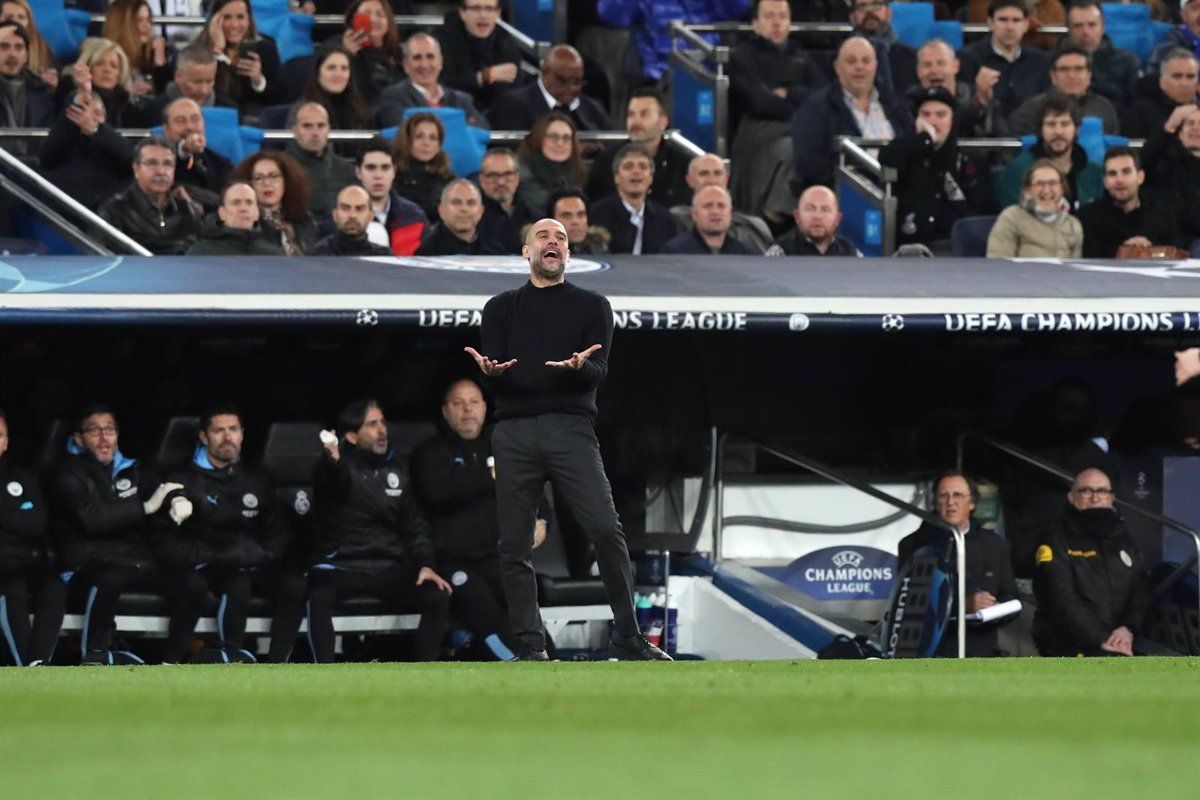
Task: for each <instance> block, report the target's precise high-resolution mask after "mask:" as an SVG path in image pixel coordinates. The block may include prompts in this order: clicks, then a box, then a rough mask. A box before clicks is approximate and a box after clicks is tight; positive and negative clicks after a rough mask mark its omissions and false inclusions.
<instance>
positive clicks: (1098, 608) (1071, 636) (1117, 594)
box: [1033, 469, 1162, 656]
mask: <svg viewBox="0 0 1200 800" xmlns="http://www.w3.org/2000/svg"><path fill="white" fill-rule="evenodd" d="M1113 499H1114V495H1113V489H1112V482H1111V481H1110V480H1109V478H1108V476H1107V475H1105V474H1104V473H1103V472H1101V471H1100V470H1098V469H1086V470H1084V471H1083V472H1081V473H1079V474H1078V475H1076V476H1075V482H1074V484H1073V485H1072V486H1071V491H1070V492H1068V493H1067V503H1068V505H1067V507H1066V508H1065V509H1064V510H1063V515H1062V519H1061V521H1060V523H1059V526H1058V529H1057V531H1056V532H1055V533H1053V534H1052V535H1051V536H1050V538H1049V540H1048V541H1046V542H1044V543H1042V544H1041V545H1039V546H1038V549H1037V551H1036V553H1035V555H1034V561H1035V562H1036V570H1035V572H1034V578H1033V589H1034V592H1035V594H1036V595H1037V599H1038V609H1037V614H1036V616H1035V617H1034V620H1033V639H1034V641H1035V642H1036V643H1037V647H1038V651H1039V652H1040V653H1041V654H1042V655H1044V656H1079V655H1083V656H1103V655H1125V656H1132V655H1134V654H1135V653H1144V654H1150V653H1155V654H1158V653H1161V652H1162V647H1161V646H1160V645H1156V644H1154V643H1152V642H1148V641H1145V640H1144V639H1142V638H1141V637H1138V638H1137V643H1136V644H1135V635H1136V634H1137V632H1138V626H1139V625H1140V624H1141V621H1142V617H1143V615H1144V614H1145V613H1146V609H1147V607H1148V606H1149V603H1150V587H1149V584H1148V582H1147V580H1146V576H1145V572H1144V564H1143V561H1142V555H1141V553H1139V552H1138V549H1137V547H1136V546H1135V545H1134V543H1133V539H1132V537H1131V536H1130V535H1129V531H1128V530H1126V528H1125V524H1124V522H1122V521H1121V517H1120V516H1119V515H1118V514H1117V511H1116V509H1115V508H1113Z"/></svg>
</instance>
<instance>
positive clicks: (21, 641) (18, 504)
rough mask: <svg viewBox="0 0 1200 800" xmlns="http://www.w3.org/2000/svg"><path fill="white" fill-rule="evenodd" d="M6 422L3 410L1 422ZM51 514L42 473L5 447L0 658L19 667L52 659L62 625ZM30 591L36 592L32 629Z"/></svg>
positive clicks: (0, 494)
mask: <svg viewBox="0 0 1200 800" xmlns="http://www.w3.org/2000/svg"><path fill="white" fill-rule="evenodd" d="M6 425H7V421H6V420H5V419H4V417H3V416H2V415H0V426H6ZM3 429H4V430H7V428H6V427H4V428H3ZM0 443H2V442H0ZM46 520H47V509H46V503H45V501H44V500H43V499H42V494H41V491H40V490H39V488H38V483H37V477H36V476H35V475H34V474H33V473H32V472H29V471H27V470H25V469H22V468H21V467H19V466H17V465H16V464H15V463H13V459H12V457H11V456H10V455H8V454H7V453H5V452H4V448H3V447H0V602H2V603H3V604H4V609H5V614H4V615H3V616H2V617H0V626H3V629H4V631H3V632H4V636H3V638H2V639H0V664H7V665H11V666H18V667H20V666H25V665H26V664H31V663H33V662H36V661H41V662H45V661H49V660H50V655H51V653H53V652H54V644H55V642H56V641H57V639H58V631H59V628H60V627H62V618H63V613H64V611H65V610H66V602H67V589H66V584H64V583H63V582H62V581H61V580H60V579H59V578H58V576H57V575H54V574H53V573H52V571H51V569H50V568H51V567H52V566H53V565H52V564H50V563H49V555H48V550H49V540H48V538H47V536H46ZM31 592H34V593H35V594H36V597H37V611H36V618H35V619H36V622H35V624H34V627H33V629H32V630H31V629H30V626H29V614H30V609H29V605H30V603H29V599H30V593H31Z"/></svg>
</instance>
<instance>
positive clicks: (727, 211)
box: [662, 186, 754, 256]
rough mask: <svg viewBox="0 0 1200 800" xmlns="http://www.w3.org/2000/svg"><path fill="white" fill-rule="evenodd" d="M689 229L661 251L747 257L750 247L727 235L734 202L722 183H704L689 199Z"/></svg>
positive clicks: (678, 253)
mask: <svg viewBox="0 0 1200 800" xmlns="http://www.w3.org/2000/svg"><path fill="white" fill-rule="evenodd" d="M692 223H693V225H692V229H691V230H690V231H686V232H684V233H681V234H679V235H678V236H676V237H675V238H674V239H672V240H671V241H669V242H667V244H666V245H665V246H664V247H663V249H662V252H664V253H672V254H676V255H702V256H717V255H721V256H748V255H754V253H752V252H751V250H750V248H748V247H746V245H744V244H742V243H741V242H739V241H738V240H737V239H735V238H733V237H732V236H730V235H729V228H730V225H732V224H733V201H732V200H731V199H730V197H729V192H728V191H726V190H725V188H724V187H721V186H705V187H704V188H702V189H700V190H699V191H697V192H696V194H695V196H694V197H693V198H692Z"/></svg>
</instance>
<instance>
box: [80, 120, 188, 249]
mask: <svg viewBox="0 0 1200 800" xmlns="http://www.w3.org/2000/svg"><path fill="white" fill-rule="evenodd" d="M96 213H97V214H98V215H99V216H100V218H101V219H103V220H104V221H105V222H107V223H108V224H109V225H112V226H113V227H114V228H116V229H117V230H119V231H121V233H124V234H125V235H126V236H128V237H129V238H130V239H133V240H134V241H135V242H137V243H138V244H140V245H142V247H145V248H146V249H147V250H149V251H150V252H151V253H154V255H156V256H177V255H183V254H184V253H185V252H187V249H188V248H189V247H191V246H192V245H193V244H195V243H196V239H197V238H198V237H199V236H200V220H201V218H202V217H203V216H204V211H203V209H201V208H200V206H199V205H198V204H196V203H194V202H192V199H191V197H189V196H188V193H187V190H186V189H184V188H183V187H182V186H176V185H175V154H174V153H173V152H172V151H171V145H170V143H169V142H168V141H167V140H166V139H163V138H160V137H157V136H149V137H147V138H145V139H143V140H142V141H140V142H138V144H137V146H136V147H135V148H134V150H133V183H132V184H130V185H129V186H128V187H127V188H125V189H124V190H122V191H120V192H117V193H116V194H115V195H113V196H112V197H110V198H108V199H107V200H105V201H104V203H102V204H101V205H100V208H99V209H97V211H96Z"/></svg>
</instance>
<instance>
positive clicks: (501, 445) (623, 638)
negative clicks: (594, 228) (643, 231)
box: [466, 219, 670, 661]
mask: <svg viewBox="0 0 1200 800" xmlns="http://www.w3.org/2000/svg"><path fill="white" fill-rule="evenodd" d="M521 255H523V256H524V257H525V258H527V259H528V260H529V273H530V276H529V282H528V283H526V284H525V285H524V286H522V287H521V288H519V289H512V290H510V291H507V292H504V293H502V294H499V295H496V296H495V297H493V298H492V299H491V300H489V301H488V302H487V305H485V306H484V308H483V320H482V325H481V328H482V330H481V339H482V348H483V352H484V353H486V354H487V355H483V354H481V353H479V352H478V351H476V350H475V349H474V348H472V347H468V348H466V351H467V352H468V353H469V354H470V355H471V357H472V358H474V359H475V362H476V363H477V364H478V365H479V369H480V371H481V372H482V373H483V375H484V377H485V380H486V382H487V384H488V385H489V386H491V388H492V389H493V391H494V392H495V397H496V418H497V420H498V422H497V423H496V428H495V430H494V431H493V433H492V452H493V453H494V454H495V459H496V506H497V508H496V517H497V521H498V522H499V525H500V559H501V561H502V562H503V578H504V593H505V594H506V595H507V596H508V608H509V618H510V621H511V623H512V628H513V634H514V635H515V636H516V638H517V641H518V650H519V652H518V656H517V657H518V658H519V659H521V660H526V661H545V660H547V656H546V638H545V634H544V633H543V630H542V621H541V615H540V614H539V612H538V604H537V579H536V577H535V575H534V572H533V564H532V552H533V520H534V513H535V511H536V509H537V505H538V500H539V498H540V497H541V495H542V490H543V486H544V484H545V482H546V481H547V480H549V481H550V482H551V483H552V484H553V485H554V488H555V494H556V495H557V496H558V498H559V500H560V501H561V502H562V503H563V504H564V505H565V507H566V508H565V513H567V514H570V515H571V516H572V517H573V518H574V519H575V521H576V522H577V523H578V524H579V526H580V527H581V528H582V529H583V530H584V531H585V533H586V534H587V536H588V538H589V539H590V540H591V541H592V543H593V544H594V545H595V547H596V556H597V562H598V564H599V567H600V578H601V580H603V581H604V587H605V589H606V591H607V592H608V602H609V605H610V606H611V607H612V611H613V619H614V623H615V630H614V632H613V638H612V640H611V641H610V643H609V646H610V648H611V649H612V651H613V653H614V654H615V655H616V656H617V657H618V658H622V659H630V660H640V661H641V660H670V656H668V655H667V654H666V653H664V652H663V651H661V650H659V649H658V648H657V647H655V646H654V645H652V644H650V643H649V642H648V641H646V639H645V637H643V636H642V635H641V633H640V632H639V630H638V624H637V617H636V615H635V613H634V609H633V570H632V568H631V567H630V564H629V551H628V549H627V547H626V545H625V534H624V531H623V530H622V528H621V521H620V519H618V517H617V509H616V506H615V505H613V499H612V489H611V488H610V487H609V484H608V477H607V476H606V475H605V474H604V463H603V462H602V461H601V459H600V445H599V443H598V442H597V441H596V432H595V430H594V429H593V422H594V420H595V416H596V390H597V388H598V387H599V386H600V384H601V383H602V382H603V381H604V378H605V376H606V375H607V374H608V351H609V348H610V347H611V345H612V331H613V315H612V307H611V306H610V305H609V303H608V301H607V300H606V299H605V298H604V297H603V296H601V295H598V294H596V293H594V292H589V291H587V290H586V289H580V288H578V287H577V286H574V285H573V284H569V283H567V282H566V266H567V262H568V260H569V259H570V257H571V248H570V245H569V244H568V240H567V231H566V228H564V227H563V226H562V224H561V223H559V222H558V221H557V220H553V219H542V220H539V221H537V222H535V223H534V224H533V226H532V227H531V228H530V229H529V233H528V234H527V235H526V238H525V245H524V247H522V248H521ZM568 354H570V355H568Z"/></svg>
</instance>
